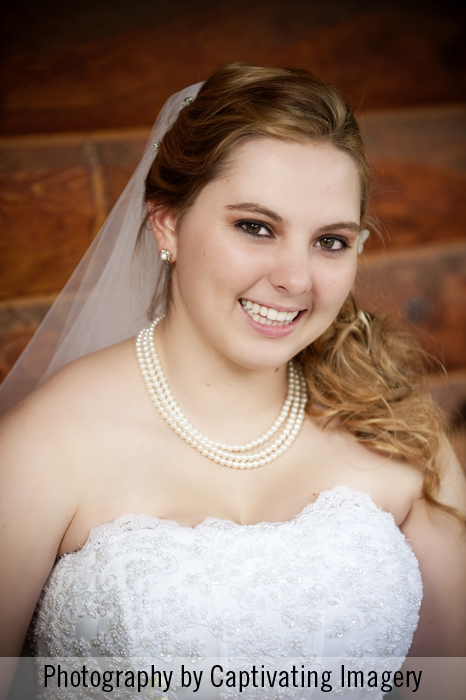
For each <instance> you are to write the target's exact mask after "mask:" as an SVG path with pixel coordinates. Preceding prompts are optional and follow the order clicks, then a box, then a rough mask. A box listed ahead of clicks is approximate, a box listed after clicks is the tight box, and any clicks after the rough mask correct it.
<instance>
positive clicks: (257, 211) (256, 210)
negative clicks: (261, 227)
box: [225, 202, 283, 224]
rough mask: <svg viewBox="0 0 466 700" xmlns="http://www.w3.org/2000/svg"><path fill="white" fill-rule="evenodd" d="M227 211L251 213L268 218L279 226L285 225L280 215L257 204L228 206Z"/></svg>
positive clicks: (245, 203)
mask: <svg viewBox="0 0 466 700" xmlns="http://www.w3.org/2000/svg"><path fill="white" fill-rule="evenodd" d="M225 209H230V210H239V211H250V212H253V213H254V214H262V215H263V216H268V217H269V219H272V221H276V222H277V223H279V224H282V223H283V219H282V217H281V216H280V214H277V213H276V212H274V211H272V210H271V209H267V207H262V206H261V205H260V204H256V203H255V202H241V204H227V205H226V207H225Z"/></svg>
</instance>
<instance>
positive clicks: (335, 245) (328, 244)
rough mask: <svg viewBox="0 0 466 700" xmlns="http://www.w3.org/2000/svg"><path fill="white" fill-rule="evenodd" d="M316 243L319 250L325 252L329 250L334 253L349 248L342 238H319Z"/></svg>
mask: <svg viewBox="0 0 466 700" xmlns="http://www.w3.org/2000/svg"><path fill="white" fill-rule="evenodd" d="M318 243H319V247H320V248H325V250H331V251H334V252H337V251H338V250H344V249H345V248H349V245H348V243H347V242H346V241H345V240H344V239H343V238H335V237H334V236H325V237H324V238H319V241H318Z"/></svg>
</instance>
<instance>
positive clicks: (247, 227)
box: [243, 221, 262, 235]
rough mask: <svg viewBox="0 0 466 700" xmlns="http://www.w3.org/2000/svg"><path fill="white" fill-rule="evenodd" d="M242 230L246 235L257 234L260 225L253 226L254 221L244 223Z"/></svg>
mask: <svg viewBox="0 0 466 700" xmlns="http://www.w3.org/2000/svg"><path fill="white" fill-rule="evenodd" d="M243 226H244V230H245V231H246V232H247V233H252V234H253V235H254V234H258V233H259V231H260V230H261V228H262V226H261V225H260V224H255V223H254V221H246V222H245V223H244V224H243Z"/></svg>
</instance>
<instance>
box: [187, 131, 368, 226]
mask: <svg viewBox="0 0 466 700" xmlns="http://www.w3.org/2000/svg"><path fill="white" fill-rule="evenodd" d="M207 200H210V201H211V202H212V203H215V202H218V203H219V204H220V203H221V202H222V201H224V200H235V201H238V202H246V201H254V202H260V203H261V204H263V205H264V206H267V207H268V208H270V209H273V210H274V211H276V210H277V208H278V209H279V210H280V211H279V212H278V213H280V214H281V215H283V216H284V217H288V216H289V215H291V214H292V213H294V214H297V213H298V211H299V212H302V213H303V214H304V215H309V213H310V212H311V211H312V212H316V211H318V210H319V209H320V210H321V211H322V212H324V211H325V210H329V209H331V210H332V213H333V214H336V213H337V212H338V211H340V210H342V212H343V211H344V212H345V213H346V217H348V216H353V217H356V218H358V217H359V206H360V185H359V175H358V170H357V167H356V164H355V163H354V161H353V159H352V158H351V156H349V155H348V154H346V153H344V152H343V151H340V150H339V149H337V148H335V147H334V146H332V145H330V144H326V143H315V142H305V143H296V142H288V141H280V140H278V139H269V138H262V139H255V140H251V141H247V142H245V143H243V144H241V145H240V146H238V147H237V148H236V149H235V150H234V151H233V153H232V154H231V156H230V158H229V160H228V161H227V163H226V164H225V168H224V170H223V173H222V174H221V176H220V177H218V178H217V179H215V180H213V181H211V182H210V183H209V184H208V185H206V186H205V188H204V189H203V190H202V192H201V193H200V195H199V198H198V202H199V204H201V205H202V204H203V203H205V202H207ZM231 203H232V202H231V201H225V205H227V204H231Z"/></svg>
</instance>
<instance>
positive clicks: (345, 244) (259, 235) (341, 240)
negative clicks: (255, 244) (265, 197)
mask: <svg viewBox="0 0 466 700" xmlns="http://www.w3.org/2000/svg"><path fill="white" fill-rule="evenodd" d="M248 224H253V225H254V226H260V228H263V229H265V230H266V231H267V234H268V235H265V234H263V233H252V232H251V231H246V228H245V227H246V226H247V225H248ZM235 226H236V227H237V228H239V229H240V230H241V231H243V233H245V234H246V235H247V236H251V237H252V238H256V239H260V238H271V237H272V232H271V230H270V229H269V228H268V226H266V225H265V224H263V223H262V222H261V221H254V220H252V219H247V220H244V221H238V222H237V223H236V224H235ZM324 240H332V241H337V242H338V243H341V246H342V247H341V248H335V249H333V248H325V247H324V246H322V245H320V246H318V247H319V248H322V250H325V251H326V252H327V253H332V254H333V255H336V254H337V253H341V252H342V251H344V250H346V249H347V248H351V246H350V245H349V243H348V242H347V241H346V239H345V238H340V237H339V236H322V237H321V238H319V239H318V241H317V243H320V242H321V241H324Z"/></svg>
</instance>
